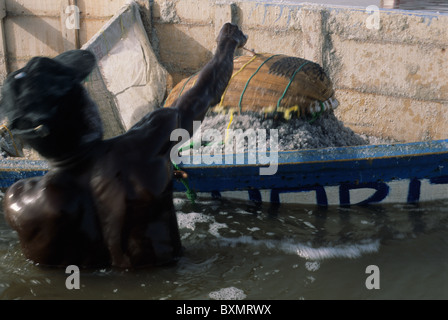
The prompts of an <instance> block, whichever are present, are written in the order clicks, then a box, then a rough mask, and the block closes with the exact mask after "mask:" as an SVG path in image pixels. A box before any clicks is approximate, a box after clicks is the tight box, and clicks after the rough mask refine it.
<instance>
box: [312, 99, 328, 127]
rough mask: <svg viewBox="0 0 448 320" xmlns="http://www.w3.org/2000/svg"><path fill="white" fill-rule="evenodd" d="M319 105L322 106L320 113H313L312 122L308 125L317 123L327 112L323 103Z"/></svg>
mask: <svg viewBox="0 0 448 320" xmlns="http://www.w3.org/2000/svg"><path fill="white" fill-rule="evenodd" d="M319 104H320V111H319V112H315V113H313V118H312V119H311V120H310V121H308V123H313V122H314V121H316V120H317V119H318V118H319V117H320V116H321V115H322V113H323V112H324V110H325V107H324V104H323V103H322V102H321V101H319Z"/></svg>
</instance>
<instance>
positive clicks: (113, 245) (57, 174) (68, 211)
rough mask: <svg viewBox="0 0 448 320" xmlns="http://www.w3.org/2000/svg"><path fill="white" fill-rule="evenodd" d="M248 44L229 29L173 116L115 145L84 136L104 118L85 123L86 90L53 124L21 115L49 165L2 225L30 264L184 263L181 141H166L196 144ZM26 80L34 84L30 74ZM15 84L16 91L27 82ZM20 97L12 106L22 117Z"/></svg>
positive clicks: (22, 186) (75, 94)
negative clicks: (179, 211) (181, 135)
mask: <svg viewBox="0 0 448 320" xmlns="http://www.w3.org/2000/svg"><path fill="white" fill-rule="evenodd" d="M246 40H247V38H246V36H244V35H243V33H242V32H241V31H240V30H239V29H238V27H236V26H235V25H232V24H225V25H224V26H223V28H222V29H221V32H220V35H219V37H218V39H217V42H218V47H217V50H216V52H215V55H214V57H213V58H212V60H211V61H210V62H209V63H208V64H207V65H206V66H205V67H204V68H203V69H202V71H201V72H200V75H199V78H198V81H197V82H196V85H195V86H194V87H193V88H192V89H190V90H189V91H187V92H186V93H185V94H184V95H183V96H182V97H180V98H179V99H178V100H177V101H175V102H174V103H173V104H172V105H171V106H170V107H168V108H161V109H157V110H156V111H154V112H152V113H149V114H148V115H146V116H145V117H143V118H142V119H141V120H140V121H139V122H138V123H137V124H136V125H134V126H133V127H132V128H131V129H130V130H129V131H127V132H126V133H124V134H123V135H120V136H118V137H115V138H112V139H109V140H102V138H101V135H97V136H96V133H97V131H95V129H93V130H92V126H93V127H95V124H92V123H90V124H89V125H86V126H85V127H83V126H84V124H85V122H86V119H90V120H89V121H93V120H92V118H93V119H94V120H95V121H99V117H98V115H97V114H95V113H94V112H92V113H91V114H89V112H90V111H89V110H90V109H89V108H88V107H89V105H90V106H91V105H92V103H93V102H92V101H91V99H90V98H89V97H88V95H87V93H86V92H85V89H84V88H83V87H82V85H81V83H80V81H75V83H74V84H73V85H72V86H71V87H70V88H67V89H66V90H65V91H66V93H65V94H64V96H63V97H59V98H58V99H56V100H57V102H58V103H55V106H53V107H51V108H50V107H49V108H47V109H46V110H52V111H51V116H42V114H44V113H43V111H42V110H41V109H39V108H41V107H33V108H34V109H33V110H32V112H34V113H35V114H36V115H34V116H33V117H31V116H29V115H30V114H31V113H32V112H31V111H29V106H27V108H28V109H26V108H25V107H24V109H23V110H19V111H20V112H22V114H23V116H20V117H19V116H17V114H15V116H14V117H13V118H14V119H12V120H13V125H12V127H13V130H14V129H15V131H16V134H18V135H22V139H23V140H24V141H25V142H26V143H28V144H29V145H30V146H32V147H33V148H34V149H36V150H37V151H38V152H39V153H40V154H41V155H42V156H44V157H46V158H47V159H48V160H49V163H50V165H51V169H50V170H49V172H48V173H47V174H46V175H45V176H43V177H36V178H31V179H26V180H21V181H18V182H17V183H15V184H14V185H12V186H11V187H10V188H9V189H8V190H7V193H6V195H5V198H4V211H5V217H6V220H7V222H8V223H9V225H10V226H11V227H12V228H13V229H14V230H16V231H17V232H18V236H19V239H20V243H21V247H22V251H23V253H24V255H25V256H26V257H27V258H29V259H31V260H32V261H34V262H37V263H39V264H41V265H51V266H66V265H69V264H75V265H78V266H80V267H97V266H110V265H112V266H116V267H122V268H133V267H143V266H154V265H163V264H167V263H171V262H173V261H175V260H176V259H178V257H179V256H180V255H181V253H182V245H181V240H180V236H179V230H178V225H177V220H176V215H175V209H174V206H173V191H172V180H173V175H174V174H175V173H174V172H173V169H172V164H171V161H170V151H171V148H172V147H173V146H174V145H175V144H176V143H177V141H170V135H171V132H172V131H173V130H174V129H177V128H184V129H186V130H188V131H189V133H190V135H191V134H192V131H193V121H195V120H202V119H203V118H204V115H205V113H206V112H207V110H208V108H209V107H210V106H212V105H214V104H216V103H217V102H219V99H220V97H221V95H222V93H223V92H224V90H225V87H226V85H227V83H228V81H229V80H230V77H231V75H232V71H233V56H234V52H235V49H236V48H240V47H242V46H243V45H244V44H245V43H246ZM68 58H70V57H69V56H68ZM49 63H51V62H49ZM24 70H26V71H27V72H28V74H26V73H25V74H26V77H30V76H32V70H34V69H32V68H31V67H28V68H25V69H24ZM17 75H18V73H17V72H16V73H14V76H15V77H16V78H17V80H11V81H24V80H23V79H20V78H21V76H17ZM50 80H51V79H50ZM77 80H79V79H77ZM61 83H64V81H57V82H55V85H59V86H60V85H61ZM70 83H71V82H70ZM15 85H18V84H15V83H13V85H12V87H13V86H15ZM48 90H50V89H48ZM14 97H15V96H14ZM14 97H13V98H11V99H12V100H11V101H12V102H10V105H14V108H18V107H17V105H16V104H15V103H16V101H15V100H14V99H15V98H14ZM42 99H43V98H42ZM42 99H41V100H42ZM50 100H51V99H50ZM53 100H55V99H53ZM42 101H43V104H47V105H50V104H51V103H49V102H48V101H46V100H45V99H44V100H42ZM41 105H42V104H41ZM84 107H85V108H84ZM8 108H10V109H11V108H12V107H8ZM36 108H38V109H36ZM8 110H9V109H8ZM11 110H12V109H11ZM11 110H9V111H11ZM36 110H38V112H37V111H36ZM13 111H14V112H16V110H13ZM13 111H11V112H13ZM20 112H19V113H18V114H21V113H20ZM86 115H87V116H88V117H86ZM26 117H28V119H26ZM36 119H38V120H39V121H37V120H36ZM25 120H26V121H25ZM30 128H31V129H30ZM89 130H90V131H91V132H90V133H88V134H86V132H87V131H89ZM81 136H82V137H83V138H80V137H81ZM86 137H88V138H86ZM92 137H93V138H92Z"/></svg>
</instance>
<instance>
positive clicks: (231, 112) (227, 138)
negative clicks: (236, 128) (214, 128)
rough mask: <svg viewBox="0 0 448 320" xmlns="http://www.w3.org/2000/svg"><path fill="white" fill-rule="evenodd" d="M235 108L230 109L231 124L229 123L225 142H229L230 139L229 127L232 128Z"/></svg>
mask: <svg viewBox="0 0 448 320" xmlns="http://www.w3.org/2000/svg"><path fill="white" fill-rule="evenodd" d="M233 112H234V111H233V110H230V121H229V124H228V125H227V130H226V139H225V140H224V143H227V140H229V129H230V125H231V124H232V121H233Z"/></svg>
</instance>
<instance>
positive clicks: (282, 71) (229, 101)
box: [165, 53, 338, 119]
mask: <svg viewBox="0 0 448 320" xmlns="http://www.w3.org/2000/svg"><path fill="white" fill-rule="evenodd" d="M196 79H197V74H195V75H192V76H191V77H189V78H186V79H183V80H182V81H180V82H179V83H178V84H177V85H176V86H175V87H174V88H173V90H172V91H171V92H170V94H169V96H168V97H167V99H166V101H165V106H166V107H169V106H170V105H171V104H172V103H173V102H174V101H175V100H176V99H177V98H179V97H180V96H181V95H182V94H183V93H184V92H186V91H187V90H188V89H190V88H191V87H193V86H194V84H195V82H196ZM337 106H338V101H337V100H336V99H335V98H334V90H333V84H332V82H331V80H330V78H329V77H328V76H327V75H326V73H325V72H324V70H323V69H322V67H321V66H320V65H319V64H317V63H314V62H312V61H309V60H305V59H302V58H298V57H292V56H286V55H282V54H269V53H264V54H258V53H257V54H254V55H252V56H250V55H247V56H240V57H237V58H235V60H234V71H233V75H232V78H231V80H230V81H229V84H228V86H227V88H226V90H225V92H224V94H223V95H222V97H221V101H220V103H219V104H217V105H216V106H213V107H212V109H211V110H212V111H214V112H217V113H227V112H238V113H244V112H257V113H264V114H276V115H282V116H283V117H284V118H286V119H289V118H290V117H291V116H294V115H295V116H298V117H306V116H312V115H315V114H317V113H319V114H320V113H322V112H325V111H328V110H332V109H335V108H336V107H337Z"/></svg>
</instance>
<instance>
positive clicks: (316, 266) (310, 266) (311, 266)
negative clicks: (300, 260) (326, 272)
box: [305, 261, 320, 271]
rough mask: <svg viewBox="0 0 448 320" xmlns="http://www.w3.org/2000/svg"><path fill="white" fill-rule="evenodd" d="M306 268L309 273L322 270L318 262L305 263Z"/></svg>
mask: <svg viewBox="0 0 448 320" xmlns="http://www.w3.org/2000/svg"><path fill="white" fill-rule="evenodd" d="M305 268H306V270H308V271H317V270H319V268H320V263H319V262H318V261H307V262H305Z"/></svg>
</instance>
